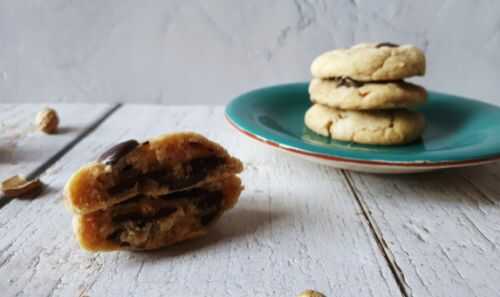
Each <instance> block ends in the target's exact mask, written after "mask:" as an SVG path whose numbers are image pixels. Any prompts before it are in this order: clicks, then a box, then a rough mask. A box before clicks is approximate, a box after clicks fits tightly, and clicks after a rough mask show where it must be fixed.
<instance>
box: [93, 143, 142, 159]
mask: <svg viewBox="0 0 500 297" xmlns="http://www.w3.org/2000/svg"><path fill="white" fill-rule="evenodd" d="M138 145H139V142H137V140H133V139H131V140H127V141H124V142H121V143H119V144H117V145H115V146H113V147H111V148H109V149H108V150H107V151H105V152H104V153H103V154H102V155H101V156H99V158H98V159H97V161H98V162H100V163H102V164H105V165H113V164H115V163H116V162H118V161H119V160H120V159H121V158H123V157H124V156H125V155H126V154H128V153H130V152H131V151H132V150H133V149H135V148H136V147H137V146H138Z"/></svg>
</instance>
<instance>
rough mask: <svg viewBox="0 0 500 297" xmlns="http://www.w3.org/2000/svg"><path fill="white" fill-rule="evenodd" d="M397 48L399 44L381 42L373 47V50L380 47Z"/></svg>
mask: <svg viewBox="0 0 500 297" xmlns="http://www.w3.org/2000/svg"><path fill="white" fill-rule="evenodd" d="M384 46H385V47H399V44H395V43H390V42H381V43H379V44H377V45H376V46H375V48H381V47H384Z"/></svg>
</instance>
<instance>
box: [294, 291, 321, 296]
mask: <svg viewBox="0 0 500 297" xmlns="http://www.w3.org/2000/svg"><path fill="white" fill-rule="evenodd" d="M298 297H326V296H325V295H323V294H321V293H320V292H317V291H313V290H305V291H304V292H302V293H300V295H299V296H298Z"/></svg>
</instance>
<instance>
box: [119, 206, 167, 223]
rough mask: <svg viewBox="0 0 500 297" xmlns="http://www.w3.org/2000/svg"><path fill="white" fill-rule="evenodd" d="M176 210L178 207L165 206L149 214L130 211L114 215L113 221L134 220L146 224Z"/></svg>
mask: <svg viewBox="0 0 500 297" xmlns="http://www.w3.org/2000/svg"><path fill="white" fill-rule="evenodd" d="M175 211H176V208H173V207H165V208H160V209H159V210H158V211H157V212H155V213H154V214H149V215H146V214H143V213H141V212H130V213H126V214H119V215H115V216H113V223H121V222H126V221H134V222H135V223H138V224H139V225H144V224H146V223H149V222H152V221H154V220H158V219H161V218H165V217H168V216H169V215H171V214H173V213H174V212H175ZM139 227H140V226H139Z"/></svg>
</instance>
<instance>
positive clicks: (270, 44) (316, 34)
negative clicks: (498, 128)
mask: <svg viewBox="0 0 500 297" xmlns="http://www.w3.org/2000/svg"><path fill="white" fill-rule="evenodd" d="M362 41H392V42H397V43H413V44H416V45H417V46H419V47H421V48H422V49H424V50H425V52H426V53H427V57H428V74H427V76H426V77H425V78H418V79H416V80H414V81H415V82H419V83H422V84H424V85H425V86H426V87H428V88H430V89H435V90H440V91H445V92H450V93H454V94H461V95H465V96H470V97H475V98H479V99H482V100H485V101H489V102H496V103H498V104H500V96H499V95H498V94H497V93H498V91H499V84H500V1H493V0H491V1H473V0H470V1H469V0H457V1H451V0H449V1H431V0H424V1H397V0H384V1H375V0H371V1H369V0H364V1H362V0H350V1H347V0H345V1H342V0H337V1H327V0H295V1H292V0H246V1H244V0H241V1H237V0H213V1H210V0H205V1H203V0H197V1H193V0H179V1H177V0H163V1H160V0H157V1H153V0H143V1H138V0H136V1H131V0H89V1H84V0H80V1H70V0H18V1H16V0H11V1H7V0H0V102H36V101H68V102H81V101H89V102H103V101H125V102H138V103H166V104H224V103H227V102H228V101H229V100H230V99H231V98H232V97H234V96H236V95H238V94H239V93H241V92H244V91H247V90H249V89H252V88H256V87H261V86H266V85H271V84H276V83H285V82H292V81H300V80H308V79H309V64H310V62H311V60H312V59H313V58H314V57H315V56H316V55H318V54H320V53H321V52H323V51H325V50H328V49H331V48H336V47H346V46H350V45H352V44H354V43H358V42H362Z"/></svg>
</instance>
